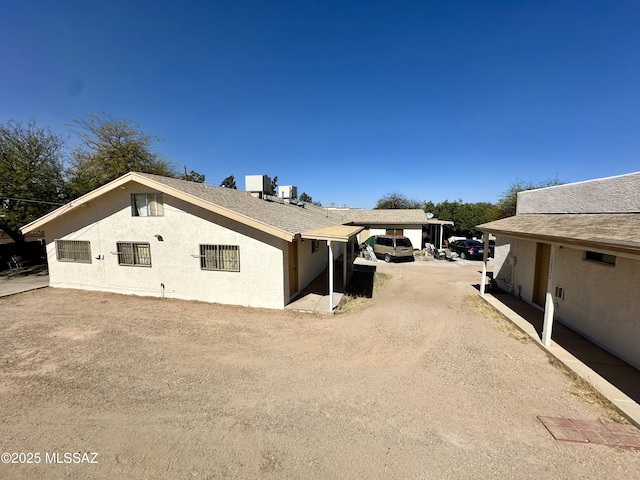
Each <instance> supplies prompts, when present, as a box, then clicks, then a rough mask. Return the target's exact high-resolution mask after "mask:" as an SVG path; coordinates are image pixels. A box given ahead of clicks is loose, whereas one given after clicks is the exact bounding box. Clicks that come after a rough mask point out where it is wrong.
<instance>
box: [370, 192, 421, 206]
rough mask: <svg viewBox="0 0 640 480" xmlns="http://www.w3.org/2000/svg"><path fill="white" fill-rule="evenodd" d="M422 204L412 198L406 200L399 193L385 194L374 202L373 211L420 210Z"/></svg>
mask: <svg viewBox="0 0 640 480" xmlns="http://www.w3.org/2000/svg"><path fill="white" fill-rule="evenodd" d="M423 205H424V204H423V203H421V202H418V201H417V200H415V199H413V198H407V197H406V196H404V195H402V194H401V193H397V192H393V193H387V194H386V195H383V196H382V198H380V199H379V200H378V201H377V202H376V206H375V207H374V210H388V209H399V208H422V207H423Z"/></svg>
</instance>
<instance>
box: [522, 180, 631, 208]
mask: <svg viewBox="0 0 640 480" xmlns="http://www.w3.org/2000/svg"><path fill="white" fill-rule="evenodd" d="M615 212H617V213H623V212H626V213H629V212H640V173H630V174H628V175H620V176H617V177H608V178H600V179H597V180H589V181H586V182H577V183H571V184H567V185H559V186H556V187H549V188H541V189H536V190H528V191H524V192H520V193H519V194H518V203H517V213H518V215H519V214H523V213H615Z"/></svg>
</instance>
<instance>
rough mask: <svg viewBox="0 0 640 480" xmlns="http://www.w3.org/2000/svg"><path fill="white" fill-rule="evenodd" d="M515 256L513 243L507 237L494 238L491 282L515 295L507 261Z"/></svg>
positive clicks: (511, 269)
mask: <svg viewBox="0 0 640 480" xmlns="http://www.w3.org/2000/svg"><path fill="white" fill-rule="evenodd" d="M513 256H515V242H513V241H512V240H511V239H509V238H507V237H496V245H495V249H494V256H493V280H494V281H495V282H496V285H497V286H498V287H499V288H501V289H502V290H504V291H505V292H509V293H517V292H516V291H515V289H514V288H513V284H512V281H513V279H512V278H511V274H512V271H513V268H512V266H511V264H510V263H509V259H510V258H511V257H513Z"/></svg>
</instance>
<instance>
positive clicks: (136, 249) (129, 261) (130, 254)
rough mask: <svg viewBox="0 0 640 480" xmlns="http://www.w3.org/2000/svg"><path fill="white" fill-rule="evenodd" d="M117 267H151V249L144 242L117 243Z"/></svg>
mask: <svg viewBox="0 0 640 480" xmlns="http://www.w3.org/2000/svg"><path fill="white" fill-rule="evenodd" d="M117 245H118V265H129V266H136V267H150V266H151V247H150V245H149V244H148V243H144V242H118V243H117Z"/></svg>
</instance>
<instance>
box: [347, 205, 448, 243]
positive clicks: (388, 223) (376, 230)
mask: <svg viewBox="0 0 640 480" xmlns="http://www.w3.org/2000/svg"><path fill="white" fill-rule="evenodd" d="M335 212H336V213H338V214H339V215H341V216H342V218H343V219H344V221H345V222H348V223H350V224H351V225H359V226H362V227H364V230H362V232H360V235H359V241H360V243H363V242H364V241H365V240H366V239H367V238H369V237H371V236H374V235H402V236H405V237H407V238H408V239H409V240H411V244H412V245H413V248H415V249H418V250H421V249H423V248H424V246H425V243H434V244H436V245H439V246H442V239H443V229H444V226H445V225H453V222H450V221H445V220H438V219H437V218H429V217H428V216H427V214H426V213H425V212H424V210H421V209H419V208H414V209H388V210H386V209H385V210H362V209H356V208H352V209H337V210H335Z"/></svg>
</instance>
